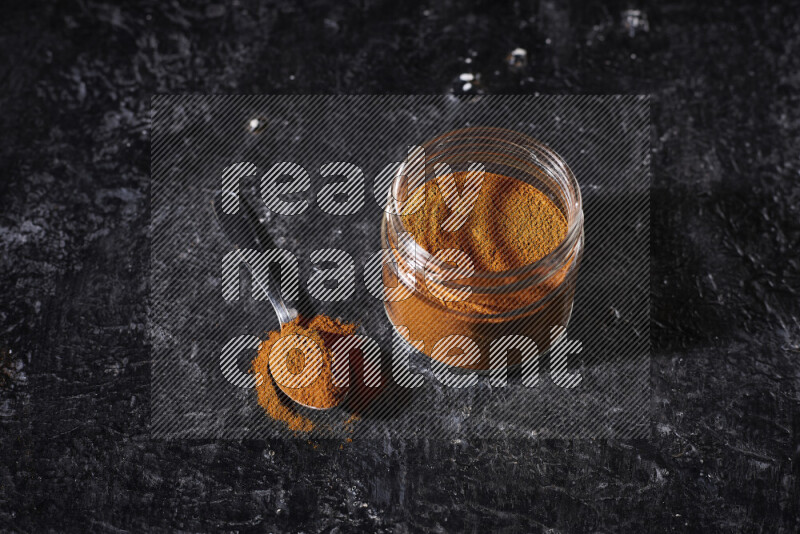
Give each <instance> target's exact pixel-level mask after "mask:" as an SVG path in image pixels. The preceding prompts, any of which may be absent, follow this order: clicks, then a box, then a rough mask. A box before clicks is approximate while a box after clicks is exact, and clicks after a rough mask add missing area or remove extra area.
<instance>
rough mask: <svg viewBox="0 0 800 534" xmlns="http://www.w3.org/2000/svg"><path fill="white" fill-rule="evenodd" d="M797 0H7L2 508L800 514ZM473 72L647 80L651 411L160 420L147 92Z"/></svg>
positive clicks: (569, 80) (1, 204)
mask: <svg viewBox="0 0 800 534" xmlns="http://www.w3.org/2000/svg"><path fill="white" fill-rule="evenodd" d="M790 4H791V3H790V2H779V3H776V4H775V5H767V4H764V3H757V4H753V5H738V4H736V5H734V4H719V5H716V6H705V7H702V8H699V9H698V8H694V7H691V6H692V5H693V4H689V3H678V2H667V3H662V4H660V5H658V6H657V5H654V4H653V5H651V4H650V3H642V4H627V3H618V4H612V5H606V6H603V5H600V4H597V3H588V4H584V3H581V4H578V3H573V4H565V5H563V6H560V5H557V4H556V3H554V2H547V1H543V2H539V3H536V2H531V3H523V2H517V3H514V4H511V5H510V6H509V7H501V6H499V5H495V4H494V3H493V2H488V1H487V2H476V3H473V4H472V5H467V6H464V5H456V3H454V2H453V3H449V2H441V3H439V2H433V3H430V4H426V5H425V6H418V7H414V6H410V5H407V4H406V3H400V2H397V3H395V2H387V1H374V2H370V1H362V2H350V3H340V4H336V5H335V7H328V5H327V3H323V2H313V3H308V4H306V5H305V6H302V7H301V6H299V5H295V3H293V2H288V1H280V2H271V3H268V4H265V5H262V6H259V5H257V4H256V3H255V2H239V3H238V4H237V5H234V6H222V5H217V4H213V5H211V4H199V5H197V6H190V5H188V4H186V5H179V4H177V3H174V2H173V3H156V2H152V3H149V4H142V5H139V6H135V7H134V6H128V7H121V8H118V7H114V6H113V5H111V4H108V3H103V2H92V3H88V2H75V3H71V2H65V3H60V4H58V5H57V6H37V5H36V4H35V3H16V4H14V5H8V6H4V8H5V9H4V12H3V19H2V21H0V36H1V37H0V39H2V47H0V50H1V51H2V52H0V53H1V54H2V57H3V61H2V77H0V84H2V93H0V99H2V106H3V113H2V114H0V136H2V137H1V138H0V151H2V159H1V160H0V161H2V176H3V178H2V181H1V182H0V250H1V251H2V255H1V256H0V294H2V295H3V301H2V306H0V350H1V353H0V363H1V364H2V368H1V369H0V428H1V430H0V450H1V451H2V454H1V455H0V528H2V529H3V530H12V531H42V530H58V531H61V530H65V531H87V530H89V531H119V530H134V531H142V530H145V529H148V530H168V529H184V530H188V531H204V530H216V529H221V530H229V531H231V530H264V531H297V530H302V531H306V532H309V531H325V532H329V531H356V530H366V531H401V532H402V531H410V530H423V529H427V530H440V531H445V530H452V531H463V530H467V531H485V530H488V529H489V527H494V529H497V530H503V529H505V531H542V530H548V529H552V530H553V531H564V532H567V531H669V530H675V531H687V530H688V531H699V530H704V531H730V532H739V531H766V532H781V531H784V532H793V531H796V529H797V524H798V515H800V504H798V503H800V491H799V490H800V487H799V486H800V436H799V434H800V397H799V396H800V393H799V391H800V387H798V386H799V385H800V372H798V365H797V361H798V357H800V299H798V288H800V264H799V263H798V262H800V260H798V257H797V245H798V243H800V217H799V216H800V213H798V212H799V211H800V210H799V209H798V206H800V163H798V154H800V96H798V94H800V93H798V90H800V75H798V72H800V55H798V53H797V51H798V49H800V19H798V15H797V14H796V13H797V12H796V10H792V9H791V5H790ZM630 7H635V8H638V9H641V10H642V12H643V13H645V14H646V16H647V26H646V27H645V25H643V24H642V23H639V24H633V25H631V20H634V19H635V17H626V16H624V15H623V10H625V9H628V8H630ZM516 47H522V48H524V49H526V50H527V52H528V62H527V65H524V66H522V67H521V68H517V67H514V68H510V67H509V65H508V63H507V62H506V56H507V55H508V54H509V53H510V52H511V50H513V49H515V48H516ZM467 59H470V63H469V64H467V63H466V60H467ZM462 72H473V73H480V75H481V79H480V84H476V87H473V88H472V89H471V90H472V91H476V90H482V91H485V92H487V93H494V94H496V93H532V92H540V93H549V92H556V93H651V94H652V95H653V113H652V120H653V131H652V135H653V162H652V163H653V172H654V178H653V191H652V258H653V259H652V299H653V304H652V328H651V331H652V341H653V368H652V380H653V388H654V395H653V435H652V438H651V439H650V440H647V441H637V442H595V441H575V442H542V441H518V442H506V441H474V442H465V441H456V442H437V441H424V440H423V441H419V440H418V441H407V440H384V441H380V440H378V441H374V440H373V441H370V442H364V443H360V442H354V443H351V444H345V445H342V444H340V443H339V442H319V443H306V442H293V441H276V442H268V443H265V442H242V443H240V442H174V443H164V442H153V441H151V440H150V438H149V436H148V421H149V405H148V399H149V378H150V376H149V375H150V373H149V361H148V357H149V356H148V347H147V345H146V321H147V306H148V303H147V293H148V291H147V281H146V272H147V265H148V235H147V230H146V228H147V222H148V210H147V205H148V180H149V179H148V173H149V130H148V127H149V96H150V95H151V94H152V93H154V92H204V93H206V92H223V93H228V92H239V93H266V92H302V93H330V92H342V93H375V92H380V93H382V92H398V93H406V92H408V93H442V92H446V91H450V90H456V91H460V90H461V84H459V83H457V82H456V80H457V78H458V75H459V74H460V73H462ZM337 529H338V530H337Z"/></svg>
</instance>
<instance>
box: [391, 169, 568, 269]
mask: <svg viewBox="0 0 800 534" xmlns="http://www.w3.org/2000/svg"><path fill="white" fill-rule="evenodd" d="M466 175H467V173H465V172H459V173H454V174H453V178H454V179H455V183H456V186H457V188H458V190H459V192H460V193H462V194H463V191H464V181H465V178H466ZM423 202H424V205H422V206H420V203H423ZM412 211H413V213H410V212H412ZM451 213H452V212H451V210H450V208H449V207H448V206H447V204H446V203H445V200H444V197H443V196H442V192H441V190H440V187H439V185H438V183H437V181H436V180H431V181H428V182H426V183H425V184H424V186H423V187H420V188H419V189H417V190H416V191H415V192H414V193H413V194H412V195H411V197H410V199H409V201H408V203H407V204H406V206H405V209H404V210H403V214H402V219H403V225H404V226H405V227H406V228H407V229H408V231H409V232H410V233H411V234H412V235H413V236H414V239H415V240H416V242H417V243H418V244H419V245H420V246H421V247H422V248H424V249H425V250H427V251H428V252H430V253H434V252H436V251H438V250H442V249H458V250H461V251H463V252H465V253H467V254H468V255H469V257H470V258H471V259H472V262H473V266H474V268H475V271H484V272H501V271H506V270H508V269H514V268H516V267H522V266H525V265H528V264H531V263H533V262H535V261H538V260H540V259H542V258H543V257H544V256H546V255H547V254H548V253H550V252H552V251H553V250H554V249H555V248H556V247H558V245H559V244H560V243H561V242H562V241H563V240H564V238H565V237H566V235H567V221H566V219H565V218H564V215H563V214H562V213H561V210H559V209H558V207H557V206H556V205H555V204H554V203H553V201H552V200H550V198H548V196H547V195H545V194H544V193H543V192H541V191H540V190H538V189H536V188H535V187H534V186H533V185H531V184H529V183H527V182H523V181H522V180H518V179H516V178H511V177H508V176H503V175H500V174H491V173H486V174H485V176H484V179H483V184H482V186H481V188H480V192H479V194H478V197H477V199H476V200H475V204H474V205H473V207H472V210H471V211H470V212H469V214H468V215H467V217H466V218H465V220H464V223H463V225H462V226H461V227H460V228H458V229H457V230H454V231H451V232H448V231H446V230H444V229H442V223H443V222H444V221H445V219H447V217H448V216H449V215H450V214H451Z"/></svg>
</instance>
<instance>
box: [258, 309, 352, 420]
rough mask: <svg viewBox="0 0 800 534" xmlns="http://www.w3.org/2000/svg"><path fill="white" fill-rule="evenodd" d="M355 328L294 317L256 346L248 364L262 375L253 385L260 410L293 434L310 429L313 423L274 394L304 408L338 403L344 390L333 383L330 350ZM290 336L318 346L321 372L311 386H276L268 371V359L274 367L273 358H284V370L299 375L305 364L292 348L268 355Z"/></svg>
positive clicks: (324, 319) (322, 319)
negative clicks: (255, 351) (283, 339)
mask: <svg viewBox="0 0 800 534" xmlns="http://www.w3.org/2000/svg"><path fill="white" fill-rule="evenodd" d="M357 328H358V325H355V324H348V323H344V322H342V321H339V320H338V319H331V318H330V317H326V316H324V315H318V316H316V317H314V318H313V319H311V320H310V321H309V320H306V319H304V318H300V317H298V318H296V319H295V320H294V321H292V322H291V323H289V324H286V325H284V326H283V328H282V329H281V331H280V332H270V334H269V338H267V340H265V341H264V342H263V343H261V345H260V346H259V348H258V355H257V356H256V358H255V359H254V360H253V365H252V370H253V372H254V373H258V374H260V375H261V376H262V380H261V382H260V383H259V385H258V386H256V392H257V395H258V403H259V404H260V405H261V407H262V408H264V410H265V411H266V412H267V415H269V416H270V417H272V418H273V419H276V420H278V421H283V422H284V423H286V425H287V427H288V428H289V429H290V430H293V431H300V432H308V431H311V430H313V428H314V423H313V421H311V419H309V418H308V417H305V416H303V415H302V414H300V413H298V412H297V411H296V410H295V409H293V408H291V407H288V406H286V405H285V403H284V402H283V401H282V399H281V398H280V394H279V393H278V387H280V388H281V391H283V392H284V393H285V394H286V395H287V396H288V397H290V398H291V399H294V400H296V401H297V402H299V403H301V404H304V405H307V406H313V407H316V408H330V407H333V406H336V405H337V404H339V402H340V401H341V399H342V397H343V396H344V394H345V393H346V391H347V389H346V388H340V387H337V386H335V385H334V384H333V374H332V370H331V362H332V354H331V352H330V348H331V347H332V346H333V344H334V343H335V342H336V340H337V339H338V338H339V337H341V336H347V335H351V334H355V331H356V329H357ZM292 335H301V336H305V337H307V338H308V339H310V340H312V341H313V342H314V343H316V344H317V345H318V346H319V348H320V352H321V354H322V369H321V371H320V373H319V376H318V377H317V378H316V379H315V380H314V381H313V382H312V383H311V384H309V385H308V386H306V387H302V388H290V387H284V386H282V385H281V386H279V385H278V384H277V383H276V382H275V380H274V379H273V378H272V374H271V372H270V359H272V360H273V368H274V366H275V361H274V360H275V358H285V359H286V360H287V361H286V367H287V368H288V369H289V371H290V372H292V373H298V374H299V373H301V372H302V371H303V369H304V363H305V362H304V360H303V358H302V355H301V354H299V351H297V350H296V349H290V350H287V351H285V353H283V352H281V351H276V352H275V353H272V352H273V351H272V348H273V346H274V345H275V344H276V343H277V342H278V340H279V339H282V338H285V337H287V336H292Z"/></svg>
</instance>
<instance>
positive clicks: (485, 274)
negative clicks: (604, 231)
mask: <svg viewBox="0 0 800 534" xmlns="http://www.w3.org/2000/svg"><path fill="white" fill-rule="evenodd" d="M449 139H457V140H460V141H469V140H485V141H490V142H507V143H509V144H511V145H513V146H515V147H517V148H518V149H522V150H523V151H524V152H526V153H527V154H529V155H530V156H531V157H532V159H533V161H534V163H533V164H534V165H535V166H536V167H537V168H538V169H539V170H541V171H543V172H544V173H545V174H546V175H548V176H550V178H552V179H554V180H556V181H557V178H556V177H555V176H553V173H558V174H560V175H561V178H562V179H563V180H564V181H565V182H566V185H567V187H566V188H565V190H566V193H567V195H566V196H567V199H568V203H569V204H570V206H569V207H570V208H572V209H568V210H566V211H567V213H563V212H562V213H563V215H564V216H565V218H566V219H567V232H566V234H565V236H564V238H563V239H562V240H561V242H560V243H559V244H558V246H556V247H555V248H553V249H552V250H551V251H550V252H548V253H547V254H545V255H544V256H543V257H541V258H539V259H538V260H536V261H534V262H532V263H529V264H527V265H522V266H519V267H514V268H512V269H507V270H505V271H474V272H472V274H471V275H470V276H469V277H468V278H466V280H467V281H468V282H469V280H470V279H471V280H475V279H478V280H487V281H488V280H499V279H508V278H517V277H523V278H525V279H526V282H527V283H529V284H537V283H541V282H544V281H546V280H547V279H548V278H550V276H552V275H553V274H555V273H556V272H558V271H559V270H560V269H561V268H562V267H563V266H564V265H565V264H567V263H569V262H571V261H572V259H573V258H574V256H575V254H574V253H573V252H575V249H576V246H580V242H581V239H580V238H581V236H582V234H583V203H582V198H581V191H580V186H579V184H578V181H577V180H576V178H575V176H574V174H573V173H572V170H571V169H570V168H569V166H568V165H567V163H566V161H564V159H563V158H562V157H561V156H560V155H559V154H558V153H557V152H556V151H555V150H553V149H552V148H550V147H549V146H548V145H546V144H544V143H542V142H541V141H539V140H537V139H534V138H533V137H530V136H528V135H525V134H523V133H520V132H517V131H514V130H509V129H506V128H498V127H488V126H472V127H467V128H461V129H458V130H453V131H450V132H447V133H445V134H443V135H440V136H439V137H436V138H434V139H432V140H430V141H427V142H425V143H424V144H423V145H422V149H423V150H424V151H425V160H426V163H425V166H426V167H427V165H428V163H427V161H428V159H430V158H429V156H428V149H429V148H431V147H434V146H436V145H437V144H440V143H442V142H444V141H446V140H449ZM537 153H538V154H537ZM542 160H544V161H542ZM405 166H406V163H405V162H404V163H403V164H402V165H400V166H399V167H398V170H397V172H396V174H395V177H394V179H393V180H392V185H391V189H390V191H389V192H388V202H389V203H390V204H391V203H392V202H394V206H393V208H394V210H395V211H394V212H391V211H388V210H387V212H386V213H387V215H388V216H389V219H390V221H389V222H390V225H391V223H392V222H394V223H395V224H399V226H400V229H401V230H400V232H398V231H397V228H392V229H393V230H394V231H395V233H398V234H399V233H403V232H404V233H406V234H407V238H405V239H404V240H403V241H404V242H405V247H406V248H411V253H410V254H406V255H403V257H404V258H405V259H406V260H408V259H410V258H413V262H412V265H414V266H415V267H417V262H418V261H419V262H421V263H422V265H425V266H428V267H429V266H430V265H431V260H432V259H433V255H432V254H431V253H430V252H429V251H427V250H426V249H425V248H424V247H422V246H420V245H419V244H418V243H417V242H416V240H415V239H414V237H413V235H411V233H410V232H407V231H406V229H405V225H404V224H403V221H402V217H400V215H399V214H400V213H401V212H402V210H401V209H399V208H398V205H397V202H398V200H397V197H396V195H394V194H393V191H394V190H395V189H397V188H398V187H399V186H400V185H401V180H402V179H403V177H404V176H405V174H404V171H405ZM427 181H428V180H426V181H425V182H427ZM425 182H423V183H425ZM420 185H422V184H420ZM398 244H400V242H399V241H398ZM406 252H408V251H406ZM433 265H434V266H437V261H436V260H435V259H434V260H433ZM438 267H440V268H443V267H444V262H438ZM402 270H403V269H398V271H402ZM537 272H538V273H539V276H532V277H529V276H528V275H534V274H535V273H537ZM398 275H400V273H399V272H398ZM401 276H402V275H401ZM531 278H532V279H531ZM468 282H467V283H459V281H458V279H455V280H451V281H450V282H449V284H451V285H452V286H454V287H461V286H470V287H472V288H473V289H476V286H474V285H472V284H470V283H468ZM512 285H517V284H512ZM477 287H478V288H480V287H481V286H477ZM503 287H504V286H492V291H490V292H498V291H497V290H498V289H501V288H503ZM480 292H485V291H480Z"/></svg>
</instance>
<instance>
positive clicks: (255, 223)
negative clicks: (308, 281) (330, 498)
mask: <svg viewBox="0 0 800 534" xmlns="http://www.w3.org/2000/svg"><path fill="white" fill-rule="evenodd" d="M231 194H232V193H226V192H223V191H218V192H217V194H216V196H215V198H214V199H213V200H212V201H211V206H212V209H213V211H214V217H215V218H216V220H217V223H218V224H219V227H220V229H221V230H222V233H223V234H225V237H226V238H227V239H228V241H229V242H230V244H231V245H233V247H234V249H235V250H236V253H237V255H238V257H239V259H240V260H241V261H242V262H244V264H245V265H246V266H247V269H248V270H249V271H250V274H251V276H252V280H253V283H254V284H257V285H258V287H259V288H260V289H261V290H263V291H264V293H266V295H267V298H268V299H269V302H270V304H272V307H273V309H274V310H275V314H276V315H277V316H278V322H279V323H280V325H281V328H283V326H284V325H285V324H287V323H290V322H291V321H292V320H294V319H295V318H296V317H297V310H295V309H294V308H290V307H288V306H286V302H284V300H283V296H282V295H281V289H280V285H279V284H278V283H277V280H276V279H275V277H274V276H273V274H272V270H271V269H270V268H269V267H267V268H266V269H264V270H263V272H260V273H258V275H257V274H256V273H255V272H254V271H253V267H252V266H251V265H250V264H249V263H248V262H246V261H244V256H243V255H242V252H241V249H242V248H250V249H253V250H264V249H266V248H268V246H269V245H270V244H271V242H272V239H271V238H270V236H269V233H268V232H267V230H266V228H265V227H264V224H263V223H262V222H261V221H260V220H259V218H258V212H257V211H256V210H255V208H254V207H253V206H252V205H251V204H250V202H249V201H248V200H247V199H246V198H241V199H237V200H238V201H239V206H240V209H239V214H238V215H229V214H226V213H223V212H222V205H223V202H222V199H223V195H231ZM264 279H266V283H267V286H266V287H264Z"/></svg>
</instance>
